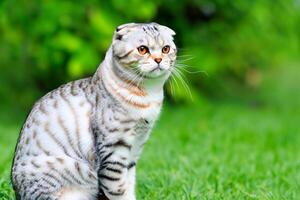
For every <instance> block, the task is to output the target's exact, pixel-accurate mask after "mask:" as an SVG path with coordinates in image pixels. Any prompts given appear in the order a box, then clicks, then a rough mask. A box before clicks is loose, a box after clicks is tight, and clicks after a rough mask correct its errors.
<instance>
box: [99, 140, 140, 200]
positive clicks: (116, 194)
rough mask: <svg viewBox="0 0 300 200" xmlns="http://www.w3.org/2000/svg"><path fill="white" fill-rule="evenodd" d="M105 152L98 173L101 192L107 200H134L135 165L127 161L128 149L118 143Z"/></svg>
mask: <svg viewBox="0 0 300 200" xmlns="http://www.w3.org/2000/svg"><path fill="white" fill-rule="evenodd" d="M109 145H110V144H109ZM109 145H107V146H109ZM105 151H106V152H107V153H105V155H103V156H102V159H101V164H100V168H99V171H98V178H99V186H100V188H101V190H102V191H103V192H104V194H105V195H106V196H107V197H108V199H109V200H135V199H136V197H135V163H134V162H131V161H130V160H129V153H130V148H129V147H126V146H123V145H121V143H120V144H118V145H113V146H111V147H110V148H108V149H106V150H105Z"/></svg>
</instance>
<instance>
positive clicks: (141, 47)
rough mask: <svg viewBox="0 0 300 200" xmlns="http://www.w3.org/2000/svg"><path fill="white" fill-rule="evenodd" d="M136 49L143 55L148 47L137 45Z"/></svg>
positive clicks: (147, 50)
mask: <svg viewBox="0 0 300 200" xmlns="http://www.w3.org/2000/svg"><path fill="white" fill-rule="evenodd" d="M137 50H138V51H139V53H140V54H141V55H145V54H146V53H149V49H148V47H146V46H144V45H142V46H139V47H138V48H137Z"/></svg>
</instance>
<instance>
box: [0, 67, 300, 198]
mask: <svg viewBox="0 0 300 200" xmlns="http://www.w3.org/2000/svg"><path fill="white" fill-rule="evenodd" d="M297 72H298V69H297V68H296V67H291V70H285V69H279V70H278V69H277V70H275V71H273V72H269V73H268V74H267V75H266V76H265V78H264V82H263V84H262V85H263V87H262V89H261V90H259V91H257V92H256V95H255V96H253V97H249V99H248V100H247V98H246V100H243V101H242V100H237V99H235V100H232V99H229V100H228V99H226V100H224V101H220V100H219V101H216V100H215V101H211V100H202V101H197V100H196V101H195V102H194V103H193V104H191V105H180V106H178V105H173V104H166V105H165V107H164V110H163V112H162V115H161V118H160V120H159V121H158V123H157V125H156V127H155V129H154V131H153V133H152V135H151V137H150V140H149V142H148V143H147V144H146V146H145V149H144V153H143V154H142V157H141V160H140V161H139V163H138V175H137V179H138V185H137V192H138V199H143V200H153V199H170V200H173V199H178V200H185V199H197V200H198V199H278V200H279V199H280V200H281V199H299V198H300V157H299V156H300V148H299V147H300V126H299V121H300V101H299V94H298V93H299V91H300V84H299V81H298V77H299V74H298V75H297ZM250 96H251V95H250ZM253 102H255V103H253ZM257 102H258V103H257ZM2 114H3V113H2ZM20 127H21V120H17V122H16V123H9V124H4V123H0V152H1V154H0V163H1V164H0V177H1V178H0V199H10V198H12V194H13V192H12V189H11V187H10V181H9V173H10V162H11V159H12V155H13V150H14V146H15V142H16V139H17V135H18V132H19V129H20Z"/></svg>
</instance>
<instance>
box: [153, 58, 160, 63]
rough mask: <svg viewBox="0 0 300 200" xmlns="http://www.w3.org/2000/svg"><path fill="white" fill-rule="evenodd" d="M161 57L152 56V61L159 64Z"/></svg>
mask: <svg viewBox="0 0 300 200" xmlns="http://www.w3.org/2000/svg"><path fill="white" fill-rule="evenodd" d="M161 60H162V59H161V58H154V61H155V62H156V63H157V64H159V63H160V62H161Z"/></svg>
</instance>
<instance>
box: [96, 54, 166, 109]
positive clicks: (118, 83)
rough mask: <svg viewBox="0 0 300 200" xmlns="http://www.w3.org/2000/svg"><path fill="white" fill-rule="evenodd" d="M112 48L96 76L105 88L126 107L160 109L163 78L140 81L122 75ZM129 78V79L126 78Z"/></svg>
mask: <svg viewBox="0 0 300 200" xmlns="http://www.w3.org/2000/svg"><path fill="white" fill-rule="evenodd" d="M116 64H118V63H116V62H114V58H113V55H112V52H111V50H109V51H108V52H107V54H106V56H105V59H104V61H103V62H102V63H101V66H100V68H99V69H98V70H97V72H96V74H95V76H96V77H98V78H99V79H100V80H102V84H103V86H104V87H105V89H106V90H107V91H108V92H109V93H110V94H111V95H112V96H113V97H114V98H115V99H116V100H118V101H119V102H120V103H121V104H122V105H124V106H125V107H129V108H133V109H137V110H151V109H155V110H157V109H158V110H160V107H161V104H162V101H163V85H164V80H163V79H161V80H160V79H147V80H143V81H142V82H140V83H138V82H136V81H134V80H133V79H130V78H129V79H128V78H127V77H128V76H120V75H119V74H118V73H116V71H115V70H114V68H117V67H119V69H120V67H123V66H116ZM126 78H127V79H126Z"/></svg>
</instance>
